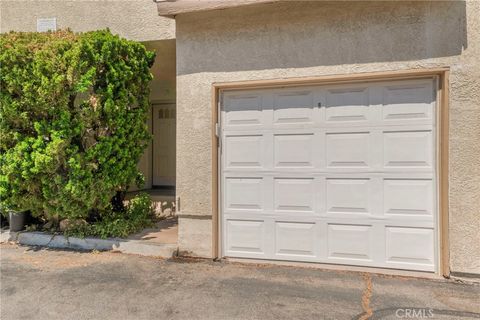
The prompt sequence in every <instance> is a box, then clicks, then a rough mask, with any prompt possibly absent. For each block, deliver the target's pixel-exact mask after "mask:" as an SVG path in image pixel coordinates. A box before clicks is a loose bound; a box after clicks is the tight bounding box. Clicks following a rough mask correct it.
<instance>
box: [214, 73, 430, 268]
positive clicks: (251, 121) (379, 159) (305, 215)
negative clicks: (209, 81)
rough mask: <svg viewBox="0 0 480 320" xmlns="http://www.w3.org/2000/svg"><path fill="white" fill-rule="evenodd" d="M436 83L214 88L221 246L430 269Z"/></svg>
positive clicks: (234, 253)
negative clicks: (217, 109) (216, 90)
mask: <svg viewBox="0 0 480 320" xmlns="http://www.w3.org/2000/svg"><path fill="white" fill-rule="evenodd" d="M436 91H437V80H436V78H432V77H430V78H424V79H418V78H417V79H412V80H395V81H381V82H380V81H379V82H363V83H361V82H355V83H351V84H336V85H323V86H299V87H283V88H273V89H258V90H252V89H249V90H230V91H229V90H224V91H223V90H222V91H221V94H220V113H219V115H220V129H221V130H220V150H219V161H220V185H219V195H220V199H219V200H220V203H219V207H220V213H221V215H220V233H221V249H222V255H223V256H225V257H239V258H255V259H271V260H287V261H306V262H320V263H332V264H344V265H356V266H367V267H381V268H395V269H406V270H420V271H430V272H434V271H437V269H438V255H439V253H438V245H437V243H438V208H437V207H438V205H437V178H436V167H437V164H436V163H437V139H436V129H435V128H436V121H437V120H436V106H437V103H436V96H437V93H436Z"/></svg>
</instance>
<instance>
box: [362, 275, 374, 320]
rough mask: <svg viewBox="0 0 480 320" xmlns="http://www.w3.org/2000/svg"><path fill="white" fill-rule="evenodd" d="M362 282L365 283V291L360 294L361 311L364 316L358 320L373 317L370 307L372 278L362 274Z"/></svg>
mask: <svg viewBox="0 0 480 320" xmlns="http://www.w3.org/2000/svg"><path fill="white" fill-rule="evenodd" d="M363 280H364V281H365V289H364V290H363V293H362V309H363V311H364V314H363V315H362V316H361V317H360V320H367V319H370V317H371V316H372V315H373V310H372V308H371V307H370V301H371V299H372V291H373V284H372V276H371V275H370V274H368V273H364V274H363Z"/></svg>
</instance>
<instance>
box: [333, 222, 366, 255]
mask: <svg viewBox="0 0 480 320" xmlns="http://www.w3.org/2000/svg"><path fill="white" fill-rule="evenodd" d="M371 257H372V226H371V225H347V224H328V258H336V259H339V258H340V259H348V260H371Z"/></svg>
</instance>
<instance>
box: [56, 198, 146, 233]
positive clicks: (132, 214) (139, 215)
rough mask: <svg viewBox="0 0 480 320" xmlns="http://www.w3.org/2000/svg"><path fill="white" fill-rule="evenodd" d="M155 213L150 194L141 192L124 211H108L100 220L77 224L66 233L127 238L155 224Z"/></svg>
mask: <svg viewBox="0 0 480 320" xmlns="http://www.w3.org/2000/svg"><path fill="white" fill-rule="evenodd" d="M154 220H155V215H154V213H153V210H152V201H151V199H150V196H149V195H148V194H145V193H141V194H139V195H137V196H136V197H134V198H133V199H132V200H130V201H129V203H128V205H127V207H126V208H125V210H124V211H113V210H110V211H107V212H105V213H104V214H103V215H101V217H100V220H99V221H96V222H93V223H90V224H85V225H83V224H77V225H73V227H72V228H71V229H69V230H66V232H65V234H66V235H68V236H76V237H81V238H83V237H88V236H94V237H101V238H108V237H119V238H125V237H127V236H128V235H130V234H132V233H136V232H138V231H140V230H142V229H143V228H146V227H149V226H152V225H153V222H154Z"/></svg>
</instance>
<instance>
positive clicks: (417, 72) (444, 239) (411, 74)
mask: <svg viewBox="0 0 480 320" xmlns="http://www.w3.org/2000/svg"><path fill="white" fill-rule="evenodd" d="M449 74H450V68H449V67H442V68H430V69H429V68H424V69H408V70H392V71H378V72H365V73H356V74H338V75H325V76H318V77H304V78H286V79H271V80H251V81H232V82H218V83H217V82H215V83H213V84H212V87H211V103H212V123H211V139H212V256H213V258H219V257H220V258H221V257H222V256H221V255H222V248H221V244H222V239H221V236H222V230H221V222H220V219H221V212H220V208H221V200H222V199H221V188H220V177H221V174H220V170H221V165H220V163H221V162H220V156H221V154H220V153H219V147H220V143H219V142H220V134H219V132H220V131H219V130H220V117H219V116H220V108H221V104H220V97H221V92H222V91H224V90H229V91H230V90H246V89H268V88H281V87H294V86H304V85H305V86H307V85H308V86H312V85H328V84H341V83H356V82H378V81H388V80H409V79H418V78H436V79H437V101H436V110H435V111H436V119H437V122H436V147H437V151H436V153H437V156H436V160H437V167H436V168H435V169H436V170H435V171H436V178H437V181H438V182H437V188H436V191H437V206H438V223H437V229H438V231H437V236H436V239H437V240H436V243H435V245H436V246H437V249H436V250H437V252H438V256H437V263H438V268H437V273H438V274H440V275H442V276H444V277H447V278H448V277H449V276H450V254H449V251H450V250H449V223H448V222H449V198H448V196H449V194H448V188H449V186H448V173H449V165H448V161H449V157H448V156H449ZM340 267H341V266H340ZM345 268H347V266H345ZM371 269H372V270H373V269H377V270H378V268H371Z"/></svg>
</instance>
